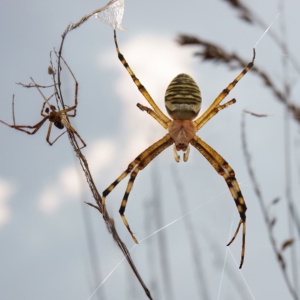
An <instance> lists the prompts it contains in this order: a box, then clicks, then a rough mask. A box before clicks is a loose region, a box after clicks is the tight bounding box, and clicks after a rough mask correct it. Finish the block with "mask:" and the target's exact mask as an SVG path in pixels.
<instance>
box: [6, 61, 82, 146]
mask: <svg viewBox="0 0 300 300" xmlns="http://www.w3.org/2000/svg"><path fill="white" fill-rule="evenodd" d="M61 58H62V57H61ZM62 60H63V62H64V63H65V65H66V67H67V68H68V70H69V72H70V73H71V75H72V77H73V79H74V81H75V100H74V101H75V105H74V106H71V107H68V108H66V109H63V110H58V111H57V110H56V107H55V106H54V105H51V104H50V103H49V100H50V99H51V98H52V97H53V96H54V95H55V94H56V93H54V94H53V95H52V96H51V97H50V98H48V99H47V98H46V97H45V96H44V94H43V93H42V92H41V90H40V88H39V85H37V84H36V83H35V82H34V80H33V79H32V78H31V77H30V79H31V81H32V82H33V85H31V84H29V85H27V86H26V87H32V86H35V87H36V88H37V89H38V91H39V93H40V94H41V95H42V97H43V98H44V103H43V106H42V110H41V116H42V117H44V118H43V119H42V120H41V121H40V122H38V123H37V124H35V125H33V126H30V125H15V116H14V115H15V113H14V97H13V123H14V124H13V125H9V124H7V123H6V122H4V121H1V120H0V122H1V123H3V124H5V125H7V126H9V127H11V128H14V129H17V130H20V131H23V132H26V133H28V134H35V133H36V132H37V131H38V130H39V129H40V128H41V127H42V125H43V124H44V123H45V122H46V121H47V120H49V122H50V124H49V127H48V133H47V136H46V141H47V142H48V143H49V145H50V146H52V145H53V144H54V143H55V142H56V141H57V140H58V139H59V138H60V137H61V136H62V135H63V134H64V133H66V131H64V132H63V133H62V134H60V135H59V136H58V137H57V138H56V139H55V140H54V141H53V142H51V141H50V134H51V129H52V124H54V126H55V127H57V128H58V129H64V128H65V127H66V129H67V130H69V131H71V132H72V133H74V134H76V135H77V137H78V138H79V139H80V141H81V143H82V145H83V146H82V147H81V148H84V147H85V146H86V144H85V142H84V141H83V140H82V138H81V137H80V135H79V134H78V132H77V131H76V130H75V129H74V128H73V127H72V126H71V124H70V123H69V121H68V119H67V118H68V117H71V118H72V117H75V116H76V108H77V104H78V102H77V95H78V82H77V80H76V78H75V76H74V74H73V72H72V71H71V69H70V67H69V66H68V64H67V63H66V61H65V60H64V59H63V58H62ZM23 86H24V85H23ZM46 103H47V105H48V107H46V109H45V105H46ZM71 111H74V112H73V113H72V114H70V113H69V112H71ZM45 113H46V114H45ZM23 128H29V129H33V130H32V131H29V130H26V129H23Z"/></svg>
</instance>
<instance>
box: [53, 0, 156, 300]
mask: <svg viewBox="0 0 300 300" xmlns="http://www.w3.org/2000/svg"><path fill="white" fill-rule="evenodd" d="M111 2H112V1H111ZM93 13H96V12H93ZM82 23H83V22H82ZM79 25H80V24H79ZM79 25H77V26H76V27H78V26H79ZM76 27H72V26H68V27H67V28H66V30H65V31H64V32H63V34H62V40H61V44H60V47H59V51H58V53H56V52H55V53H56V55H57V74H55V73H54V74H53V82H54V89H55V92H56V96H57V98H58V99H59V101H60V103H61V105H62V107H63V109H65V104H64V100H63V95H62V92H61V81H60V72H61V61H60V60H61V59H63V58H62V56H61V54H62V49H63V44H64V41H65V38H66V35H67V34H68V32H70V30H72V29H74V28H76ZM55 75H56V76H57V77H55ZM68 121H69V120H68ZM68 136H69V140H70V143H71V145H72V147H73V149H74V151H75V153H76V156H77V157H78V159H79V162H80V165H81V168H82V170H83V172H84V174H85V177H86V180H87V183H88V185H89V187H90V190H91V192H92V194H93V197H94V199H95V201H96V204H97V205H93V204H91V203H88V204H89V205H90V206H92V207H94V208H96V209H97V210H98V211H99V212H100V213H101V214H102V199H101V196H100V194H99V192H98V190H97V188H96V185H95V183H94V180H93V177H92V175H91V172H90V170H89V166H88V162H87V160H86V158H85V156H84V155H83V154H82V152H81V150H80V149H79V147H78V144H77V141H76V139H75V136H74V134H73V133H72V132H70V131H69V130H68ZM103 218H104V220H105V223H106V225H107V226H108V229H109V232H110V233H111V234H112V236H113V239H114V240H115V241H116V243H117V245H118V246H119V248H120V249H121V251H122V253H123V254H124V256H125V257H126V260H127V262H128V263H129V265H130V267H131V269H132V271H133V272H134V274H135V276H136V277H137V279H138V280H139V282H140V284H141V285H142V287H143V289H144V291H145V293H146V295H147V296H148V298H149V299H152V297H151V294H150V291H149V290H148V288H147V286H146V285H145V283H144V281H143V279H142V277H141V276H140V274H139V272H138V270H137V268H136V267H135V265H134V263H133V261H132V258H131V256H130V253H129V251H128V249H127V247H126V245H125V244H124V243H123V242H122V240H121V239H120V237H119V235H118V232H117V230H116V228H115V226H114V222H113V220H112V219H111V218H110V216H109V215H108V213H107V211H106V210H105V212H104V213H103Z"/></svg>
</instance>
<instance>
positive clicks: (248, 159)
mask: <svg viewBox="0 0 300 300" xmlns="http://www.w3.org/2000/svg"><path fill="white" fill-rule="evenodd" d="M245 116H246V114H245V113H243V115H242V123H241V127H242V148H243V153H244V157H245V161H246V166H247V169H248V173H249V176H250V180H251V183H252V186H253V189H254V192H255V194H256V196H257V199H258V202H259V204H260V208H261V210H262V213H263V217H264V221H265V223H266V226H267V230H268V236H269V239H270V242H271V246H272V249H273V251H274V253H275V256H276V258H277V261H278V263H279V266H280V268H281V272H282V275H283V278H284V280H285V283H286V285H287V287H288V290H289V292H290V293H291V295H292V297H293V298H294V299H295V300H299V298H298V296H297V293H296V291H295V290H294V287H293V286H292V283H291V281H290V279H289V276H288V274H287V268H286V263H285V260H284V257H283V255H282V252H281V250H280V248H278V246H277V244H276V240H275V237H274V234H273V228H274V224H275V222H273V220H272V219H270V217H269V213H268V211H267V208H266V205H265V202H264V200H263V196H262V193H261V191H260V188H259V185H258V182H257V180H256V177H255V175H254V171H253V168H252V165H251V155H250V153H249V151H248V146H247V141H246V132H245V118H246V117H245Z"/></svg>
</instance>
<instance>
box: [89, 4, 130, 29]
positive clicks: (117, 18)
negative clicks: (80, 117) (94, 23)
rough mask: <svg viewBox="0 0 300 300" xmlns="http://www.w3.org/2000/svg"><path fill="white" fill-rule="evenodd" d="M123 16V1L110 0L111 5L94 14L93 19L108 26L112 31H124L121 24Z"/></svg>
mask: <svg viewBox="0 0 300 300" xmlns="http://www.w3.org/2000/svg"><path fill="white" fill-rule="evenodd" d="M123 15H124V0H112V1H111V5H110V6H109V7H108V8H107V9H105V10H103V11H101V12H100V13H97V14H94V17H95V18H96V19H98V20H100V21H101V22H103V23H105V24H108V25H110V26H111V27H112V28H113V29H120V30H125V29H124V27H123V26H122V24H121V23H122V19H123Z"/></svg>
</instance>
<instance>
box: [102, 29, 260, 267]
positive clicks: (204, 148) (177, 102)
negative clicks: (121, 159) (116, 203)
mask: <svg viewBox="0 0 300 300" xmlns="http://www.w3.org/2000/svg"><path fill="white" fill-rule="evenodd" d="M114 41H115V45H116V50H117V53H118V58H119V60H120V61H121V62H122V64H123V66H124V67H125V68H126V70H127V72H128V73H129V75H130V76H131V78H132V80H133V82H134V83H135V85H136V86H137V88H138V89H139V91H140V92H141V93H142V95H143V96H144V97H145V99H146V100H147V101H148V102H149V104H150V105H151V107H152V109H151V108H149V107H146V106H144V105H142V104H140V103H138V104H137V106H138V107H139V108H140V109H141V110H142V111H146V112H147V113H148V114H149V115H150V116H152V117H153V118H154V119H155V120H156V121H157V122H158V123H159V124H160V125H162V126H163V127H164V128H165V129H166V130H167V131H168V132H169V133H168V134H166V135H165V136H164V137H163V138H162V139H161V140H159V141H157V142H156V143H154V144H153V145H152V146H150V147H149V148H148V149H146V150H145V151H144V152H142V153H141V154H140V155H139V156H137V157H136V159H135V160H133V161H132V162H131V163H130V164H129V165H128V168H127V169H126V170H125V171H124V172H123V173H122V174H121V175H120V176H119V177H118V178H117V179H116V180H115V181H114V182H113V183H112V184H111V185H110V186H109V187H108V188H107V189H106V190H105V191H104V192H103V197H102V205H103V211H105V200H106V197H107V195H108V194H109V193H110V192H111V191H112V190H113V189H114V188H115V187H116V186H117V184H118V183H119V182H120V181H122V180H123V179H124V178H125V177H126V176H127V175H128V174H130V179H129V182H128V185H127V188H126V191H125V194H124V197H123V200H122V203H121V207H120V210H119V212H120V215H121V217H122V220H123V222H124V224H125V226H126V227H127V229H128V231H129V232H130V234H131V236H132V238H133V240H134V241H135V242H136V243H138V241H137V239H136V238H135V236H134V235H133V233H132V231H131V229H130V227H129V224H128V222H127V220H126V218H125V215H124V212H125V208H126V205H127V201H128V196H129V193H130V192H131V189H132V186H133V183H134V180H135V179H136V177H137V175H138V173H139V171H141V170H143V169H144V168H145V167H146V166H147V165H148V164H149V163H150V162H151V161H152V160H153V159H154V158H155V157H156V156H157V155H159V154H160V153H161V152H162V151H163V150H165V149H166V148H168V147H169V146H171V145H173V144H174V158H175V161H176V162H179V158H180V157H179V155H178V153H177V151H180V150H182V151H183V152H184V154H183V160H184V161H185V162H186V161H187V160H188V157H189V151H190V144H191V145H192V146H194V147H195V148H196V149H197V150H198V151H199V152H200V153H201V154H202V155H203V156H204V157H205V158H206V159H207V160H208V162H209V163H210V164H211V165H212V166H213V168H214V169H215V170H216V171H217V172H218V173H219V175H221V176H222V177H223V178H224V180H225V182H226V184H227V186H228V188H229V190H230V193H231V195H232V197H233V199H234V201H235V204H236V207H237V209H238V212H239V215H240V218H241V219H240V221H239V224H238V226H237V229H236V231H235V233H234V235H233V237H232V239H231V240H230V242H229V243H228V244H227V246H229V245H230V244H231V243H232V242H233V241H234V240H235V238H236V236H237V234H238V232H239V229H240V227H241V225H243V229H242V235H243V236H242V251H241V262H240V266H239V268H241V267H242V265H243V262H244V255H245V238H246V210H247V206H246V204H245V200H244V198H243V195H242V192H241V190H240V187H239V185H238V182H237V180H236V178H235V173H234V171H233V169H232V168H231V167H230V166H229V164H228V163H227V161H226V160H225V159H224V158H223V157H222V156H221V155H220V154H218V153H217V152H216V151H215V150H214V149H213V148H212V147H210V146H209V145H208V144H206V143H205V142H204V141H203V140H202V139H200V138H199V137H198V136H197V135H196V132H197V131H198V130H200V129H201V128H202V127H203V126H204V125H205V124H206V123H207V122H208V121H209V120H210V119H211V118H212V117H213V116H215V115H216V114H217V113H218V112H219V111H220V110H222V109H224V108H226V107H228V106H229V105H232V104H234V103H235V102H236V100H235V99H232V100H230V101H228V102H226V103H225V104H222V105H220V103H221V101H222V100H223V99H224V98H225V97H226V96H227V95H228V94H229V92H230V91H231V90H232V89H233V88H234V87H235V85H236V84H237V83H238V82H239V80H241V78H242V77H243V76H244V75H245V74H246V73H247V72H248V71H249V70H250V69H251V68H252V67H253V65H254V60H255V49H253V58H252V61H251V62H250V63H249V64H248V65H247V66H246V67H245V69H244V70H243V71H242V72H241V73H240V74H239V75H238V76H237V77H236V78H235V79H234V80H233V81H232V82H231V83H230V84H229V85H228V86H227V87H226V88H225V89H224V90H223V91H222V92H221V93H220V94H219V96H218V97H217V98H216V99H215V100H214V102H213V103H212V104H211V105H210V107H209V108H208V109H207V110H206V111H205V112H204V113H203V114H202V115H201V117H199V118H197V119H196V120H194V119H195V118H196V117H197V115H198V113H199V111H200V107H201V101H202V99H201V93H200V89H199V87H198V85H197V84H196V82H195V81H194V80H193V78H192V77H190V76H189V75H187V74H179V75H177V76H176V77H175V78H174V79H173V80H172V81H171V83H170V85H169V86H168V88H167V90H166V94H165V106H166V109H167V112H168V114H169V115H170V117H171V118H172V120H171V119H169V118H168V117H167V116H166V115H165V114H164V113H163V112H162V111H161V110H160V109H159V107H158V106H157V105H156V103H155V102H154V100H153V99H152V97H151V96H150V94H149V93H148V92H147V90H146V88H145V87H144V86H143V85H142V84H141V82H140V81H139V80H138V79H137V77H136V76H135V74H134V73H133V71H132V70H131V68H130V67H129V65H128V63H127V61H126V60H125V58H124V56H123V55H122V53H121V52H120V50H119V47H118V42H117V36H116V31H115V30H114ZM192 120H194V121H192Z"/></svg>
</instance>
